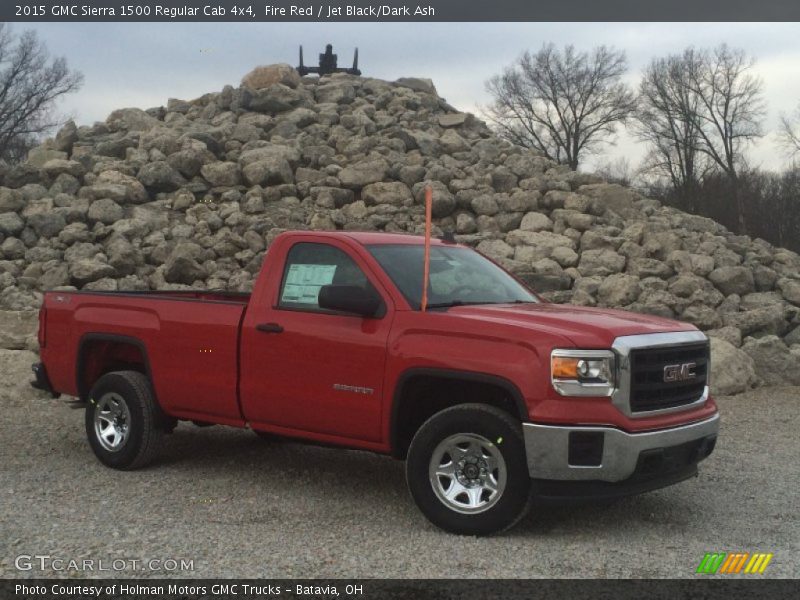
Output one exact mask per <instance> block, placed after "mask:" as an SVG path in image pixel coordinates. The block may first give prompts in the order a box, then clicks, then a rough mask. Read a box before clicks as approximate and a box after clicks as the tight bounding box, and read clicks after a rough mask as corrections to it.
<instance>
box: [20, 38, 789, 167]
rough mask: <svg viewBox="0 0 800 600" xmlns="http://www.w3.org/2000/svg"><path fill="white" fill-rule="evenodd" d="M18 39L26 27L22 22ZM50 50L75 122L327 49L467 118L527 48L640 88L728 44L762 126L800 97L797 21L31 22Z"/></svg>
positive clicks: (778, 156)
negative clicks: (680, 56)
mask: <svg viewBox="0 0 800 600" xmlns="http://www.w3.org/2000/svg"><path fill="white" fill-rule="evenodd" d="M14 27H15V30H16V31H21V30H22V29H25V28H27V27H29V25H26V24H16V25H15V26H14ZM33 27H34V28H35V29H36V30H37V31H38V32H39V34H40V36H41V38H42V39H43V40H44V41H45V42H46V43H47V45H48V47H49V48H50V50H51V51H52V52H53V53H54V54H58V55H64V56H66V57H67V59H68V60H69V62H70V65H71V66H72V67H74V68H77V69H79V70H80V71H82V72H83V74H84V76H85V79H86V80H85V84H84V86H83V88H82V89H81V91H80V92H78V93H77V94H74V95H72V96H70V97H69V98H68V99H66V100H65V101H64V102H63V104H62V110H64V111H65V112H69V113H70V114H72V115H73V116H74V117H75V119H76V121H77V122H78V123H79V124H90V123H92V122H94V121H97V120H104V119H105V117H106V116H107V115H108V113H109V112H111V111H112V110H114V109H116V108H120V107H128V106H136V107H140V108H148V107H151V106H159V105H162V104H166V101H167V99H168V98H171V97H174V98H182V99H191V98H194V97H197V96H200V95H202V94H204V93H206V92H211V91H218V90H220V89H222V87H223V86H224V85H225V84H233V85H236V84H238V82H239V80H240V79H241V77H242V75H244V74H245V73H246V72H247V71H249V70H250V69H251V68H252V67H254V66H255V65H257V64H270V63H276V62H288V63H291V64H292V65H296V64H297V47H298V45H299V44H303V47H304V49H305V56H306V63H314V62H315V56H316V53H318V52H320V51H321V50H323V49H324V45H325V44H326V43H328V42H330V43H332V44H333V45H334V50H335V51H336V52H337V54H338V55H339V65H340V66H343V65H349V64H350V63H351V62H352V53H353V48H354V47H355V46H358V48H359V56H360V58H359V67H360V68H361V70H362V72H363V74H364V75H365V76H373V77H378V78H382V79H388V80H393V79H397V78H398V77H404V76H418V77H430V78H431V79H433V81H434V82H435V84H436V87H437V89H438V91H439V94H440V95H441V96H443V97H444V98H446V99H447V100H448V102H450V103H451V104H453V105H454V106H456V107H458V108H459V109H461V110H465V111H470V112H477V111H478V107H479V106H480V105H481V104H486V103H487V102H488V97H487V94H486V92H485V90H484V85H483V84H484V81H485V80H486V79H487V78H488V77H490V76H491V75H493V74H495V73H497V72H499V71H500V70H501V69H502V68H503V67H504V66H506V65H508V64H510V63H511V62H512V61H513V60H514V59H515V58H516V57H518V56H519V54H520V53H521V52H522V51H523V50H525V49H538V48H539V47H540V46H541V45H542V44H543V43H544V42H550V41H552V42H555V43H556V44H574V45H575V46H576V47H578V48H579V49H590V48H592V47H593V46H595V45H599V44H607V45H613V46H615V47H617V48H620V49H623V50H625V51H626V53H627V56H628V60H629V64H630V73H629V77H628V78H629V80H630V82H631V83H632V84H635V83H636V82H637V81H638V78H639V73H640V72H641V70H642V68H643V67H644V66H645V65H646V64H647V63H648V62H649V61H650V59H651V58H652V57H654V56H660V55H664V54H669V53H674V52H678V51H680V50H681V49H683V48H684V47H686V46H689V45H694V46H698V47H707V46H714V45H717V44H719V43H722V42H727V43H728V44H730V45H732V46H737V47H741V48H744V49H745V50H746V51H747V52H748V53H750V54H752V55H754V56H755V57H756V58H757V59H758V65H757V70H758V73H759V75H760V76H761V77H762V78H763V80H764V89H765V93H766V98H767V100H768V105H769V113H768V118H767V122H766V129H767V130H768V131H772V130H774V129H775V127H776V126H777V121H778V117H779V115H780V113H781V112H791V111H792V110H793V109H794V108H795V107H796V106H797V103H798V101H799V100H800V44H799V43H798V41H800V23H744V24H736V23H712V24H703V23H698V24H692V23H430V24H407V23H287V24H271V23H224V24H223V23H220V24H205V23H125V24H112V23H92V24H89V23H87V24H83V23H69V24H56V23H42V24H36V25H33ZM642 152H643V150H642V148H641V147H639V146H638V145H637V144H636V143H634V142H633V141H631V140H630V138H629V137H628V136H627V135H625V133H624V132H621V133H620V135H619V136H618V140H617V144H616V146H614V147H611V148H609V150H608V152H606V153H605V156H603V157H601V158H600V160H607V159H614V158H617V157H627V158H628V159H629V160H630V161H631V163H632V164H634V165H635V164H636V163H637V162H638V161H639V160H640V158H641V155H642ZM750 157H751V162H752V163H753V164H754V165H761V166H764V167H768V168H780V167H781V166H784V165H785V164H786V163H787V160H786V157H785V153H783V152H781V151H780V149H779V148H778V147H777V146H776V145H775V140H774V137H773V136H772V135H770V136H768V137H767V138H765V139H764V140H763V141H761V142H760V143H759V144H758V146H757V147H755V148H754V149H753V150H752V151H751V153H750Z"/></svg>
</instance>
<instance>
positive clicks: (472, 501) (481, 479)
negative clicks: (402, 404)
mask: <svg viewBox="0 0 800 600" xmlns="http://www.w3.org/2000/svg"><path fill="white" fill-rule="evenodd" d="M406 479H407V480H408V487H409V490H410V491H411V495H412V496H413V498H414V501H415V502H416V503H417V506H419V508H420V510H421V511H422V512H423V514H424V515H425V516H426V517H427V518H428V520H430V521H431V522H432V523H433V524H434V525H436V526H438V527H440V528H442V529H444V530H446V531H449V532H451V533H458V534H464V535H487V534H491V533H496V532H499V531H503V530H505V529H508V528H510V527H512V526H513V525H514V524H515V523H517V521H519V520H520V519H521V518H522V517H524V516H525V514H526V513H527V511H528V508H529V507H530V499H531V481H530V476H529V474H528V465H527V460H526V458H525V443H524V440H523V437H522V428H521V426H520V423H519V421H517V420H516V419H514V418H513V417H512V416H511V415H509V414H508V413H506V412H504V411H502V410H500V409H498V408H495V407H493V406H488V405H485V404H461V405H457V406H453V407H451V408H448V409H445V410H443V411H441V412H439V413H437V414H435V415H434V416H432V417H431V418H430V419H428V420H427V421H426V422H425V423H424V424H423V425H422V427H420V429H419V431H417V434H416V435H415V436H414V439H413V440H412V442H411V446H410V448H409V450H408V458H407V461H406Z"/></svg>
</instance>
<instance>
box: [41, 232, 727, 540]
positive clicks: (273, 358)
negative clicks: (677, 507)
mask: <svg viewBox="0 0 800 600" xmlns="http://www.w3.org/2000/svg"><path fill="white" fill-rule="evenodd" d="M423 255H424V241H423V239H422V238H420V237H415V236H406V235H392V234H379V233H347V232H287V233H284V234H281V235H280V236H278V237H277V238H276V239H275V241H274V242H273V243H272V245H271V246H270V248H269V251H268V253H267V255H266V257H265V259H264V264H263V267H262V270H261V273H260V275H259V277H258V279H257V280H256V282H255V287H254V290H253V293H252V294H250V295H247V294H236V293H217V292H204V291H185V292H184V291H177V292H173V291H168V292H145V293H135V292H131V293H126V292H112V293H103V292H62V291H56V292H48V293H47V294H46V295H45V298H44V304H43V306H42V309H41V313H40V329H39V343H40V346H41V359H42V362H41V363H40V364H37V365H34V372H35V375H36V380H35V381H34V382H33V383H34V385H35V386H37V387H39V388H41V389H45V390H48V391H50V392H51V393H53V394H54V395H57V394H59V393H61V394H68V395H70V396H76V397H77V399H78V401H79V402H81V403H85V405H86V433H87V435H88V438H89V442H90V444H91V447H92V449H93V450H94V452H95V454H96V455H97V457H98V458H99V459H100V461H101V462H103V463H104V464H106V465H108V466H110V467H114V468H117V469H133V468H136V467H141V466H143V465H145V464H146V463H147V462H148V461H150V459H151V458H153V456H154V454H155V452H156V450H157V448H158V447H159V442H160V441H161V439H162V437H163V435H164V434H165V433H168V432H170V431H171V430H172V429H173V428H174V427H175V424H176V423H177V421H178V420H180V419H185V420H191V421H197V422H203V423H216V424H224V425H231V426H234V427H249V428H251V429H253V430H254V431H256V432H257V433H259V434H261V435H269V434H271V435H277V436H286V437H292V438H302V439H306V440H310V441H315V442H323V443H327V444H333V445H341V446H345V447H350V448H360V449H364V450H372V451H375V452H380V453H385V454H391V455H392V456H395V457H397V458H404V459H405V460H406V474H407V478H408V485H409V488H410V491H411V494H412V496H413V497H414V500H415V501H416V502H417V504H418V506H419V507H420V509H421V510H422V512H423V513H424V514H425V515H426V516H427V517H428V519H430V520H431V521H432V522H433V523H435V524H436V525H438V526H439V527H442V528H443V529H446V530H448V531H452V532H457V533H465V534H487V533H492V532H496V531H499V530H502V529H504V528H507V527H509V526H511V525H513V524H514V523H515V522H517V521H518V520H519V519H520V518H521V517H522V516H523V515H524V514H525V512H526V510H527V509H528V507H529V505H530V504H531V499H532V498H534V497H537V496H539V497H566V496H609V495H618V494H632V493H638V492H643V491H647V490H651V489H655V488H658V487H663V486H665V485H669V484H672V483H676V482H678V481H681V480H683V479H686V478H688V477H691V476H693V475H695V474H696V472H697V463H698V462H699V461H701V460H702V459H704V458H705V457H706V456H708V455H709V454H710V453H711V451H712V450H713V447H714V443H715V440H716V436H717V430H718V425H719V417H718V414H717V408H716V405H715V404H714V401H713V400H712V399H711V398H710V397H709V393H708V373H709V346H708V340H707V338H706V337H705V335H703V333H701V332H700V331H698V330H697V329H696V328H695V327H693V326H692V325H688V324H685V323H679V322H676V321H671V320H668V319H662V318H658V317H653V316H646V315H638V314H633V313H628V312H623V311H618V310H606V309H596V308H584V307H579V306H566V305H555V304H549V303H545V302H543V301H541V300H540V299H538V298H537V297H536V296H535V295H534V294H533V293H531V292H530V291H529V290H528V289H526V287H525V286H524V285H522V284H521V283H520V282H518V281H517V280H516V279H515V278H514V277H513V276H511V275H509V274H508V273H506V272H505V271H504V270H503V269H501V268H500V267H499V266H497V265H496V264H495V263H493V262H492V261H490V260H489V259H487V258H485V257H483V256H482V255H481V254H479V253H477V252H475V251H474V250H472V249H470V248H467V247H464V246H460V245H458V244H455V243H448V242H446V241H442V240H433V241H432V242H431V246H430V259H429V280H428V281H429V284H428V289H427V307H426V310H421V297H422V288H423V285H422V281H423V264H424V260H423Z"/></svg>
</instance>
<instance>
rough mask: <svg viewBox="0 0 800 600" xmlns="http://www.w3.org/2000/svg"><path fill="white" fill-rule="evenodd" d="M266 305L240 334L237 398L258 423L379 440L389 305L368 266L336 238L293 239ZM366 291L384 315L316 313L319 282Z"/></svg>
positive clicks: (274, 426) (248, 416) (390, 313)
mask: <svg viewBox="0 0 800 600" xmlns="http://www.w3.org/2000/svg"><path fill="white" fill-rule="evenodd" d="M285 256H286V260H285V263H284V268H283V272H282V274H281V277H280V286H279V288H278V290H277V293H276V294H273V296H274V301H273V303H272V305H270V306H258V307H255V306H254V307H252V309H253V310H254V315H253V316H254V317H255V318H251V319H248V320H247V322H246V323H245V326H244V327H243V329H242V338H243V346H242V348H243V352H242V363H241V364H242V372H241V397H242V407H243V411H244V413H245V417H246V418H247V420H249V421H250V422H251V423H253V424H255V425H256V426H258V425H261V426H262V427H265V428H270V427H271V428H281V429H289V430H292V431H294V432H313V433H319V434H325V435H328V436H336V437H340V438H348V439H358V440H366V441H374V442H377V441H380V438H381V405H382V399H383V375H384V367H385V362H386V344H387V339H388V337H389V330H390V327H391V317H392V315H393V312H392V311H391V305H390V304H389V303H388V302H387V298H388V297H387V295H386V293H385V292H384V291H383V290H382V289H381V287H380V285H379V284H378V283H377V282H376V281H375V280H374V279H373V278H371V277H370V275H368V272H369V271H368V268H367V267H366V265H365V264H363V262H362V261H361V259H360V257H358V256H357V255H355V253H353V252H352V251H351V250H350V249H349V248H347V247H346V246H344V245H343V244H340V243H339V242H338V241H336V240H331V241H329V242H325V243H320V242H306V241H297V242H295V243H294V244H293V245H292V246H291V247H290V248H289V249H288V251H287V252H286V254H285ZM328 284H333V285H354V286H372V287H373V288H374V289H375V290H377V291H378V293H379V294H380V295H381V297H382V298H383V302H384V305H385V306H386V310H383V311H382V313H383V316H381V317H378V318H364V317H361V316H354V315H349V314H342V313H334V312H330V311H326V310H324V309H321V308H320V307H319V305H318V303H317V296H318V294H319V289H320V288H321V287H322V286H323V285H328Z"/></svg>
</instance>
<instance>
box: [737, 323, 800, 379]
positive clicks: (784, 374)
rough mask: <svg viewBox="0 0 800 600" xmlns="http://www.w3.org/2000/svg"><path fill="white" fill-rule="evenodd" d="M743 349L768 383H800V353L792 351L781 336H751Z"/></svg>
mask: <svg viewBox="0 0 800 600" xmlns="http://www.w3.org/2000/svg"><path fill="white" fill-rule="evenodd" d="M742 350H743V351H744V352H746V353H747V354H748V355H750V357H751V358H752V359H753V363H754V364H755V367H756V371H757V372H758V374H759V376H760V377H761V378H762V379H763V380H764V382H765V383H767V384H768V385H800V355H798V354H794V353H792V352H791V351H790V350H789V348H788V347H787V346H786V344H784V343H783V341H781V339H780V338H779V337H777V336H774V335H767V336H764V337H761V338H750V339H748V340H747V341H746V342H745V343H744V344H743V345H742Z"/></svg>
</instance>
